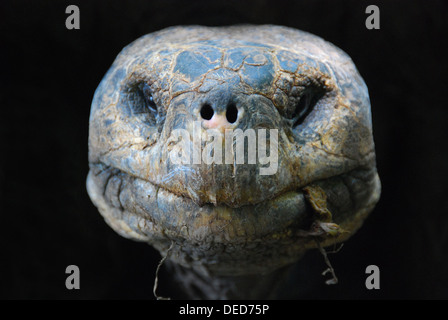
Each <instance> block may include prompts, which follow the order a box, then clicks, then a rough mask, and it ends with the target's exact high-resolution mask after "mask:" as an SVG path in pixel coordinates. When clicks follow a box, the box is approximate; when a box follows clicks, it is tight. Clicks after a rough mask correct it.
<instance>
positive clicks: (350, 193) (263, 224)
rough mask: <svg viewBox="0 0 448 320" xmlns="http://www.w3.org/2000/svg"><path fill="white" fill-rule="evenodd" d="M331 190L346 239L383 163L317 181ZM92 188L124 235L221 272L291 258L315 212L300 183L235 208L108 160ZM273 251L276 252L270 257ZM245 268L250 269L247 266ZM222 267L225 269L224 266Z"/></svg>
mask: <svg viewBox="0 0 448 320" xmlns="http://www.w3.org/2000/svg"><path fill="white" fill-rule="evenodd" d="M317 183H319V184H320V185H321V187H322V188H323V189H325V192H326V193H327V195H328V196H329V198H328V200H329V204H330V210H331V212H332V213H333V218H334V221H335V222H336V223H338V224H339V225H340V226H341V227H342V228H343V229H344V230H346V231H348V232H347V233H344V234H343V235H340V236H337V237H331V238H328V239H326V240H325V241H326V242H325V243H324V245H330V244H332V243H336V242H340V241H344V240H346V239H347V238H349V237H350V235H351V234H352V233H353V232H354V231H356V229H358V228H359V227H360V226H361V224H362V221H363V220H364V218H365V217H366V215H367V214H368V213H369V212H370V211H371V210H372V209H373V207H374V205H375V204H376V202H377V200H378V197H379V188H380V185H379V179H378V175H377V173H376V170H374V169H371V170H364V171H363V170H355V171H354V172H350V173H346V174H343V175H340V176H335V177H332V178H328V179H325V180H322V181H319V182H317ZM87 191H88V193H89V195H90V198H91V199H92V202H93V203H94V204H95V206H96V207H97V208H98V209H99V212H100V213H101V214H102V216H103V217H104V218H105V220H106V222H107V223H108V224H109V225H110V226H111V227H112V229H114V230H115V231H116V232H117V233H119V234H120V235H122V236H124V237H127V238H131V239H134V240H139V241H144V242H147V243H150V244H152V245H153V246H154V247H155V248H156V249H158V250H159V251H160V252H161V253H166V252H167V250H168V248H169V247H170V246H171V245H172V244H173V243H174V244H176V245H175V246H174V249H173V252H171V256H170V259H174V261H176V262H178V263H181V264H182V265H184V266H187V267H188V266H190V267H191V266H193V265H197V266H203V265H207V268H208V269H207V270H209V271H210V272H217V273H219V274H221V273H223V272H224V273H225V274H229V275H230V274H232V275H234V274H236V273H238V272H242V270H248V268H249V267H250V268H249V269H250V270H251V272H258V271H259V272H269V271H270V270H273V269H275V268H277V267H279V266H282V265H285V264H287V263H291V262H293V261H295V260H297V259H298V257H299V256H300V255H301V254H302V253H303V252H305V251H306V250H307V249H309V248H314V247H315V245H316V243H315V241H314V239H315V238H314V236H312V235H311V234H310V233H309V232H307V231H309V228H310V226H311V225H312V224H313V222H315V221H316V219H317V215H316V212H315V211H314V210H313V209H312V207H311V205H310V204H309V203H308V200H307V199H306V197H305V194H304V192H302V191H301V190H295V191H289V192H285V193H283V194H281V195H278V196H276V197H275V198H272V199H266V200H265V201H263V202H260V203H258V204H254V205H244V206H241V207H238V208H232V207H229V206H227V205H217V206H215V205H213V204H204V205H203V206H199V205H198V204H196V203H195V202H194V201H193V200H192V199H190V198H187V197H185V196H181V195H177V194H174V193H172V192H170V191H168V190H166V189H163V188H161V187H158V186H156V185H154V184H152V183H150V182H148V181H146V180H144V179H141V178H138V177H135V176H132V175H129V174H127V173H125V172H123V171H120V170H118V169H116V168H112V167H105V166H104V165H102V164H99V165H91V168H90V172H89V175H88V177H87ZM267 257H271V258H272V257H276V258H275V259H273V260H272V259H267ZM244 272H246V271H244ZM224 273H223V274H224Z"/></svg>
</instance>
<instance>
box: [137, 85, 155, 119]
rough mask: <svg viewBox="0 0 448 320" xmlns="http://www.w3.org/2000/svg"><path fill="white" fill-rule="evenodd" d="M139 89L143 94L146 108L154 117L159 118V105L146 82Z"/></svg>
mask: <svg viewBox="0 0 448 320" xmlns="http://www.w3.org/2000/svg"><path fill="white" fill-rule="evenodd" d="M139 89H140V90H141V93H142V94H143V100H144V102H145V107H146V108H147V109H148V110H149V111H150V112H151V113H153V114H154V116H157V115H158V114H157V105H156V103H155V102H154V98H153V96H152V92H151V87H150V86H149V84H147V83H146V82H144V83H142V84H140V86H139Z"/></svg>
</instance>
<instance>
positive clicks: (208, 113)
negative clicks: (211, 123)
mask: <svg viewBox="0 0 448 320" xmlns="http://www.w3.org/2000/svg"><path fill="white" fill-rule="evenodd" d="M214 113H215V112H214V111H213V108H212V106H211V105H209V104H208V103H206V104H204V105H203V106H202V108H201V117H202V119H205V120H210V119H211V118H213V114H214Z"/></svg>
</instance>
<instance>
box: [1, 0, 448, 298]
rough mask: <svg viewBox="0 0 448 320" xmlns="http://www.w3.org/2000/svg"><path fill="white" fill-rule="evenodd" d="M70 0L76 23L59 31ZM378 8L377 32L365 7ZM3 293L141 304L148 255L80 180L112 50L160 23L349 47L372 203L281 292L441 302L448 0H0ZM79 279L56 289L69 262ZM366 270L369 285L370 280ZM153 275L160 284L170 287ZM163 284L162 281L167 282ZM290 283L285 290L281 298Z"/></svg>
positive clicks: (446, 262) (447, 294)
mask: <svg viewBox="0 0 448 320" xmlns="http://www.w3.org/2000/svg"><path fill="white" fill-rule="evenodd" d="M69 4H76V5H78V6H79V8H80V12H81V15H80V17H81V29H80V30H67V29H66V27H65V19H66V18H67V16H68V15H67V14H65V8H66V7H67V6H68V5H69ZM369 4H376V5H378V6H379V8H380V11H381V15H380V19H381V29H380V30H367V29H366V27H365V19H366V18H367V16H368V15H367V14H366V13H365V8H366V7H367V6H368V5H369ZM0 15H1V16H0V18H1V19H0V27H1V29H0V30H1V33H0V35H1V38H0V49H1V50H0V55H1V59H0V64H1V69H0V70H1V79H0V81H1V83H0V85H1V86H0V88H1V95H0V106H1V107H0V110H1V112H0V121H1V122H0V130H1V137H2V146H1V148H0V155H1V156H0V182H1V184H0V188H1V189H0V197H1V198H0V210H1V211H0V233H1V235H0V241H1V242H0V249H1V250H0V298H3V299H153V295H152V286H153V280H154V273H155V269H156V266H157V263H158V261H159V259H160V256H159V254H158V253H157V252H156V251H155V250H154V249H152V248H151V247H149V246H148V245H146V244H143V243H136V242H133V241H131V240H127V239H124V238H121V237H120V236H118V235H117V234H115V233H114V232H113V231H112V230H111V229H110V228H109V227H108V226H107V225H106V224H105V222H104V221H103V219H102V218H101V216H100V215H99V213H98V212H97V210H96V208H95V207H94V206H93V205H92V203H91V202H90V199H89V197H88V195H87V193H86V190H85V179H86V175H87V172H88V163H87V137H88V120H89V110H90V103H91V100H92V97H93V93H94V90H95V88H96V87H97V85H98V84H99V82H100V80H101V78H102V76H103V75H104V73H105V72H106V71H107V69H108V68H109V66H110V65H111V63H112V62H113V60H114V58H115V56H116V55H117V54H118V53H119V51H120V50H121V49H122V48H123V47H124V46H125V45H127V44H128V43H130V42H131V41H133V40H135V39H136V38H138V37H139V36H141V35H144V34H146V33H150V32H153V31H156V30H159V29H162V28H164V27H168V26H172V25H186V24H201V25H229V24H238V23H253V24H265V23H270V24H279V25H285V26H290V27H295V28H298V29H302V30H305V31H309V32H311V33H314V34H316V35H319V36H321V37H323V38H324V39H326V40H328V41H330V42H332V43H334V44H335V45H337V46H338V47H340V48H341V49H343V50H344V51H346V52H347V53H348V54H349V55H350V56H351V57H352V59H353V61H354V62H355V64H356V65H357V67H358V69H359V71H360V73H361V75H362V76H363V78H364V79H365V81H366V83H367V85H368V87H369V92H370V97H371V104H372V113H373V128H374V137H375V143H376V151H377V163H378V171H379V174H380V177H381V180H382V185H383V191H382V196H381V200H380V202H379V203H378V205H377V207H376V209H375V210H374V212H373V213H372V214H371V216H370V217H369V218H368V219H367V220H366V222H365V224H364V227H363V228H361V229H360V231H359V232H358V233H357V234H356V235H354V236H353V237H352V238H351V239H350V240H349V241H347V242H346V244H345V246H344V247H343V249H342V250H341V251H340V252H339V253H337V254H335V255H332V256H330V258H331V261H332V263H333V266H334V267H335V269H336V273H337V275H338V277H339V280H340V283H339V284H338V285H336V286H326V285H325V284H324V280H325V278H324V277H322V276H321V275H320V273H321V271H323V270H324V269H325V265H324V262H323V259H322V257H321V256H320V255H319V254H318V252H316V251H313V252H309V253H308V254H307V255H306V256H305V257H304V259H303V260H302V261H301V262H300V263H299V265H298V266H297V270H298V272H297V273H298V274H299V275H301V276H297V278H294V279H291V281H290V283H289V285H288V288H287V291H288V292H286V291H285V292H284V297H285V298H286V297H290V298H301V299H447V298H448V195H447V194H446V191H447V190H446V187H445V184H446V180H447V178H448V152H447V149H448V148H447V138H448V137H447V131H448V130H447V127H448V125H447V120H448V117H447V115H448V112H447V108H448V106H447V100H446V94H447V91H448V87H447V81H446V77H447V71H448V68H447V63H446V60H445V59H446V58H447V57H448V50H447V46H446V42H447V38H448V32H447V31H448V28H447V27H448V22H447V21H448V5H447V4H446V2H445V3H444V2H443V1H368V2H366V1H331V0H329V1H281V0H277V1H268V0H265V1H224V0H221V1H193V0H190V1H170V0H165V1H162V0H157V1H110V0H108V1H106V0H104V1H49V0H48V1H44V0H39V1H2V2H1V4H0ZM70 264H75V265H77V266H79V268H80V270H81V289H80V290H71V291H69V290H67V289H66V288H65V278H66V276H67V275H66V274H65V268H66V267H67V266H68V265H70ZM371 264H374V265H377V266H379V268H380V271H381V278H380V279H381V287H380V290H367V289H366V287H365V285H364V282H365V278H366V274H365V268H366V267H367V266H368V265H371ZM168 277H169V276H168V275H167V273H166V271H164V270H163V269H162V274H161V281H160V282H159V283H160V291H159V292H160V293H162V294H166V295H171V296H174V297H175V296H176V289H173V288H170V287H169V281H168ZM164 280H166V281H164ZM287 293H288V295H287Z"/></svg>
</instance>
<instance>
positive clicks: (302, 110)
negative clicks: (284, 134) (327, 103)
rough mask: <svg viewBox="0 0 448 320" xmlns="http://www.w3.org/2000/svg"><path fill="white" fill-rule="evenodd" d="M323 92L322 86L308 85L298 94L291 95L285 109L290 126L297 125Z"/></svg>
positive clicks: (312, 108)
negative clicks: (295, 95)
mask: <svg viewBox="0 0 448 320" xmlns="http://www.w3.org/2000/svg"><path fill="white" fill-rule="evenodd" d="M325 93H326V91H325V90H324V89H323V88H320V87H318V86H308V87H305V88H304V89H303V90H302V92H301V93H300V95H299V96H297V97H292V99H291V102H290V105H289V107H288V108H287V111H286V118H287V119H289V121H290V123H291V126H292V128H295V127H297V126H298V125H300V124H301V123H302V122H303V121H304V120H305V118H306V117H307V116H308V115H309V114H310V113H311V111H313V110H314V109H315V107H316V105H317V104H318V103H319V101H320V99H321V98H322V97H323V96H324V95H325Z"/></svg>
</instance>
